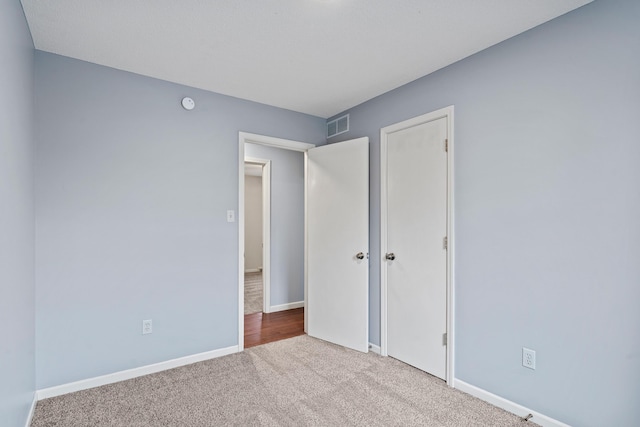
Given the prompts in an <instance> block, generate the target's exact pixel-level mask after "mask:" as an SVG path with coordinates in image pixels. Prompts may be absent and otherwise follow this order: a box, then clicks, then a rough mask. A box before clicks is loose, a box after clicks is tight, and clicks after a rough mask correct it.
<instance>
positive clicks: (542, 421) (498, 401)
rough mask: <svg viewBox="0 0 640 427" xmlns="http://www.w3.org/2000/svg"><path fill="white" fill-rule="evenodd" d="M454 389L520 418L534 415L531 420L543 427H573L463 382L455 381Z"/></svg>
mask: <svg viewBox="0 0 640 427" xmlns="http://www.w3.org/2000/svg"><path fill="white" fill-rule="evenodd" d="M454 387H455V388H457V389H458V390H460V391H464V392H465V393H468V394H470V395H472V396H474V397H477V398H478V399H481V400H484V401H485V402H489V403H491V404H492V405H494V406H497V407H498V408H502V409H504V410H505V411H508V412H511V413H512V414H516V415H517V416H519V417H526V416H527V415H528V414H531V415H533V417H531V418H530V419H529V420H530V421H531V422H534V423H536V424H538V425H541V426H542V427H571V426H569V425H568V424H565V423H563V422H561V421H558V420H555V419H553V418H551V417H547V416H546V415H543V414H541V413H539V412H536V411H533V410H531V409H529V408H526V407H524V406H522V405H519V404H517V403H515V402H512V401H510V400H507V399H505V398H503V397H500V396H498V395H495V394H493V393H490V392H488V391H486V390H483V389H481V388H479V387H476V386H474V385H471V384H469V383H466V382H464V381H462V380H459V379H457V378H456V379H455V381H454Z"/></svg>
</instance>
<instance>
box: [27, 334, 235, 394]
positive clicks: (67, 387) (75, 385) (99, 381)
mask: <svg viewBox="0 0 640 427" xmlns="http://www.w3.org/2000/svg"><path fill="white" fill-rule="evenodd" d="M237 352H238V346H237V345H234V346H231V347H226V348H221V349H218V350H212V351H206V352H204V353H198V354H193V355H191V356H184V357H179V358H177V359H171V360H167V361H165V362H160V363H154V364H152V365H146V366H141V367H139V368H133V369H127V370H126V371H120V372H114V373H112V374H107V375H102V376H99V377H94V378H88V379H86V380H80V381H75V382H72V383H68V384H62V385H59V386H55V387H49V388H43V389H40V390H38V391H36V395H37V400H42V399H47V398H49V397H55V396H60V395H63V394H67V393H73V392H76V391H80V390H86V389H89V388H94V387H100V386H102V385H106V384H112V383H116V382H119V381H124V380H130V379H132V378H136V377H141V376H143V375H149V374H155V373H156V372H161V371H166V370H168V369H173V368H177V367H179V366H184V365H189V364H191V363H196V362H202V361H203V360H209V359H215V358H217V357H222V356H226V355H228V354H232V353H237Z"/></svg>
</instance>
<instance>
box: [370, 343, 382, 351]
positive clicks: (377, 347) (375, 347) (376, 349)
mask: <svg viewBox="0 0 640 427" xmlns="http://www.w3.org/2000/svg"><path fill="white" fill-rule="evenodd" d="M369 351H370V352H371V353H375V354H380V346H379V345H375V344H371V343H369Z"/></svg>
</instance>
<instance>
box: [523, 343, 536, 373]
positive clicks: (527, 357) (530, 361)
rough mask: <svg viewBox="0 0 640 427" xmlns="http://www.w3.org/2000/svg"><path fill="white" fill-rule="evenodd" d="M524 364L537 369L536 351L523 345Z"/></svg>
mask: <svg viewBox="0 0 640 427" xmlns="http://www.w3.org/2000/svg"><path fill="white" fill-rule="evenodd" d="M522 366H524V367H525V368H529V369H536V351H535V350H531V349H530V348H526V347H522Z"/></svg>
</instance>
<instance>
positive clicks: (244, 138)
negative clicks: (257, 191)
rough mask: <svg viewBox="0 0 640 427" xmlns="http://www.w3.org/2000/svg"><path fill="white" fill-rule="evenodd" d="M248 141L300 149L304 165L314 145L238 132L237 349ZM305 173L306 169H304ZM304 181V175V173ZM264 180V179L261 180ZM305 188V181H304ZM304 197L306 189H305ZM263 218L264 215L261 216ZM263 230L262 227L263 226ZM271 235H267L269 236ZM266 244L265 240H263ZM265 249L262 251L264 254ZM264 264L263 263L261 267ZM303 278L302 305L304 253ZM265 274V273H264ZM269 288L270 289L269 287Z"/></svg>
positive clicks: (241, 306) (240, 343) (241, 347)
mask: <svg viewBox="0 0 640 427" xmlns="http://www.w3.org/2000/svg"><path fill="white" fill-rule="evenodd" d="M247 142H250V143H252V144H259V145H267V146H270V147H276V148H283V149H285V150H293V151H301V152H303V153H304V157H305V160H304V161H305V165H306V161H307V153H306V152H307V150H308V149H309V148H313V147H315V145H313V144H308V143H306V142H300V141H292V140H288V139H282V138H276V137H272V136H265V135H258V134H254V133H248V132H238V351H243V350H244V161H245V160H244V144H245V143H247ZM305 173H306V171H305ZM263 180H264V177H263ZM305 181H306V175H305ZM263 182H264V181H263ZM304 185H305V189H306V182H305V183H304ZM305 198H306V191H305ZM304 215H305V221H304V223H305V230H304V235H305V252H306V245H307V243H306V236H307V230H306V227H307V225H306V224H307V221H306V215H307V213H306V205H305V213H304ZM263 218H264V216H263ZM263 230H264V228H263ZM270 237H271V236H269V238H270ZM265 246H266V242H265ZM264 253H265V251H263V256H264ZM265 265H266V264H264V265H263V267H264V266H265ZM304 269H305V273H304V274H305V278H304V281H305V283H304V287H305V295H304V305H305V308H306V305H307V293H306V288H307V275H306V274H307V273H306V254H305V267H304ZM265 275H266V274H265ZM263 277H264V275H263ZM269 290H270V289H269ZM306 312H307V311H306V310H305V331H306V329H307V318H306Z"/></svg>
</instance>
